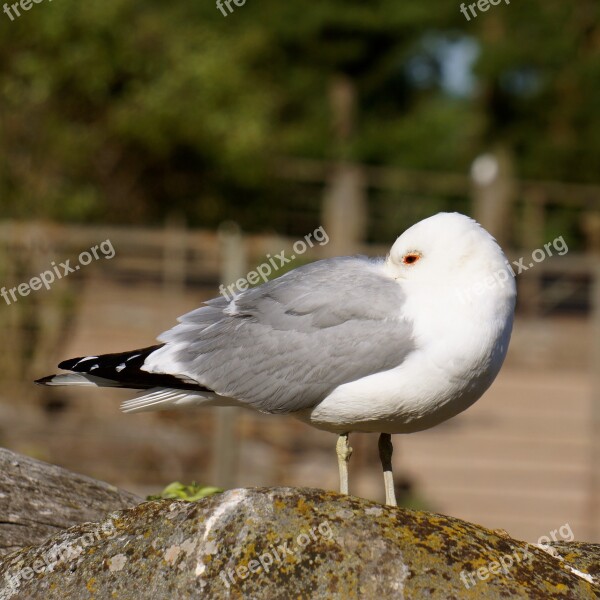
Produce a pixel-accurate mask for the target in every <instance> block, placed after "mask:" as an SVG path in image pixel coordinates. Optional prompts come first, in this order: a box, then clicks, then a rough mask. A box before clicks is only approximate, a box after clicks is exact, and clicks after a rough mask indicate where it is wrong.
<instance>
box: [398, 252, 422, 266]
mask: <svg viewBox="0 0 600 600" xmlns="http://www.w3.org/2000/svg"><path fill="white" fill-rule="evenodd" d="M420 258H421V255H420V254H418V253H417V252H409V253H408V254H405V255H404V256H403V257H402V262H403V263H404V264H405V265H414V264H415V263H416V262H417V261H418V260H419V259H420Z"/></svg>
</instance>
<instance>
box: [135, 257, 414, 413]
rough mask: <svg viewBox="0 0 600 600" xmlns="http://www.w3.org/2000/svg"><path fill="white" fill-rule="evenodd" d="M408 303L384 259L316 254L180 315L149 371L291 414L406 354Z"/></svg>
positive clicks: (394, 363) (163, 338) (266, 409)
mask: <svg viewBox="0 0 600 600" xmlns="http://www.w3.org/2000/svg"><path fill="white" fill-rule="evenodd" d="M402 303H403V293H402V290H401V289H400V286H398V285H397V283H396V282H394V281H393V280H391V279H389V278H388V277H386V276H385V275H384V274H382V273H381V272H380V271H379V263H376V262H375V261H371V260H368V259H365V258H358V257H357V258H355V257H347V258H337V259H328V260H323V261H318V262H316V263H312V264H309V265H305V266H303V267H300V268H297V269H295V270H293V271H290V272H289V273H287V274H285V275H283V276H281V277H279V278H277V279H275V280H273V281H269V282H267V283H265V284H263V285H261V286H259V287H257V288H253V289H250V290H247V291H245V292H242V293H241V294H239V295H238V296H236V297H235V298H234V299H233V300H232V301H228V300H226V299H225V298H216V299H214V300H210V301H208V302H206V303H205V306H203V307H201V308H199V309H197V310H195V311H192V312H191V313H188V314H186V315H184V316H183V317H181V318H180V324H179V325H177V326H175V327H174V328H173V329H171V330H169V331H167V332H165V333H164V334H162V336H160V337H159V340H160V341H162V342H165V343H166V344H165V346H163V347H162V348H161V349H160V350H158V351H157V352H155V353H154V354H152V355H150V357H149V358H148V359H147V361H146V364H145V366H144V367H143V368H144V369H145V370H149V371H151V372H163V373H164V372H169V373H172V374H175V373H176V374H177V375H178V376H180V377H187V378H190V379H192V380H194V381H197V382H198V383H200V384H201V385H203V386H206V387H207V388H210V389H211V390H214V391H215V392H217V393H218V394H220V395H222V396H227V397H232V398H236V399H237V400H239V401H241V402H245V403H248V404H251V405H252V406H253V407H255V408H257V409H258V410H261V411H263V412H269V413H288V412H294V411H297V410H301V409H303V408H308V407H311V406H315V405H316V404H318V403H319V402H320V401H321V400H322V399H323V398H325V397H326V396H327V395H328V394H329V393H330V392H331V391H333V390H334V389H335V388H336V387H337V386H339V385H341V384H343V383H347V382H351V381H355V380H357V379H360V378H362V377H365V376H367V375H370V374H373V373H378V372H381V371H385V370H388V369H390V368H392V367H395V366H397V365H399V364H400V363H401V362H402V361H403V359H404V358H405V356H406V355H407V354H408V353H409V352H410V351H411V350H412V349H413V341H412V338H411V327H410V325H409V324H408V323H407V322H405V321H403V320H402V319H401V316H400V315H401V307H402ZM165 369H167V371H165Z"/></svg>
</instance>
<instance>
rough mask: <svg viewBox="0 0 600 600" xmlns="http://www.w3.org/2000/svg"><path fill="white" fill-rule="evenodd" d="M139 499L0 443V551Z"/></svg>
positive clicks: (27, 543) (95, 518)
mask: <svg viewBox="0 0 600 600" xmlns="http://www.w3.org/2000/svg"><path fill="white" fill-rule="evenodd" d="M140 502H142V499H141V498H138V497H137V496H135V495H133V494H130V493H128V492H124V491H122V490H119V489H117V488H116V487H114V486H112V485H109V484H107V483H103V482H101V481H96V480H95V479H91V478H89V477H85V476H83V475H77V474H75V473H71V472H70V471H67V470H66V469H61V468H60V467H56V466H54V465H49V464H48V463H45V462H41V461H39V460H35V459H33V458H28V457H26V456H23V455H21V454H16V453H14V452H11V451H10V450H5V449H3V448H0V555H1V554H6V553H8V552H12V551H13V550H16V549H18V548H22V547H24V546H30V545H33V544H40V543H42V542H43V541H44V540H45V539H46V538H48V537H49V536H51V535H53V534H55V533H57V532H59V531H62V530H64V529H66V528H67V527H71V526H73V525H76V524H79V523H85V522H86V521H98V520H100V519H102V518H103V517H104V516H105V515H106V513H107V512H109V511H111V510H119V509H122V508H128V507H131V506H136V505H137V504H139V503H140Z"/></svg>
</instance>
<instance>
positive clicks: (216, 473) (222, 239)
mask: <svg viewBox="0 0 600 600" xmlns="http://www.w3.org/2000/svg"><path fill="white" fill-rule="evenodd" d="M218 239H219V247H220V255H221V283H222V284H223V285H224V286H225V287H227V286H228V285H231V284H232V283H235V282H236V281H237V280H238V279H239V278H240V277H245V276H246V273H247V271H248V266H247V264H248V261H247V257H246V247H245V244H244V238H243V236H242V232H241V230H240V228H239V226H238V225H237V223H233V222H227V223H223V224H222V225H221V226H220V227H219V232H218ZM215 413H216V415H215V419H216V423H215V430H214V434H213V443H212V469H211V470H212V477H211V484H212V485H217V486H219V487H222V488H225V489H230V488H232V487H234V486H235V485H236V482H237V467H238V458H239V443H238V439H237V435H236V425H237V421H238V416H239V409H238V408H236V407H234V406H226V407H220V408H217V409H216V410H215Z"/></svg>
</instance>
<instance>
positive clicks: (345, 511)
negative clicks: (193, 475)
mask: <svg viewBox="0 0 600 600" xmlns="http://www.w3.org/2000/svg"><path fill="white" fill-rule="evenodd" d="M84 540H85V541H86V542H85V544H84ZM567 546H568V545H567ZM567 546H564V545H563V546H561V547H560V548H559V553H560V555H561V558H557V557H553V556H550V555H549V554H548V553H547V552H544V551H543V550H542V549H540V548H536V547H534V546H533V545H530V544H527V543H526V542H520V541H518V540H513V539H510V538H507V537H506V536H499V535H497V534H496V533H494V532H493V531H490V530H487V529H485V528H483V527H480V526H477V525H474V524H471V523H467V522H464V521H461V520H459V519H454V518H451V517H445V516H442V515H437V514H432V513H426V512H421V511H413V510H405V509H401V508H393V507H388V506H382V505H379V504H376V503H374V502H369V501H367V500H363V499H360V498H355V497H352V496H343V495H340V494H336V493H331V492H324V491H321V490H314V489H291V488H272V489H271V488H269V489H237V490H231V491H228V492H225V493H223V494H219V495H216V496H210V497H208V498H204V499H202V500H199V501H197V502H185V501H179V500H177V501H173V500H161V501H152V502H146V503H144V504H141V505H139V506H137V507H135V508H132V509H128V510H123V511H119V512H116V513H112V514H110V515H108V517H107V518H106V519H105V520H104V521H103V522H101V523H96V524H85V525H79V526H76V527H73V528H71V529H69V530H68V531H65V532H61V533H60V534H57V535H54V536H53V537H52V538H50V539H49V540H47V541H46V542H45V543H44V544H42V545H40V546H37V547H30V548H25V549H22V550H19V551H17V552H14V553H12V554H10V555H9V556H7V557H5V558H4V560H3V561H2V562H1V563H0V598H7V599H8V598H45V599H48V600H52V599H55V598H56V599H60V600H64V598H69V599H70V600H83V599H86V600H87V599H90V598H97V599H104V598H118V599H123V600H129V599H131V600H139V599H140V598H153V599H162V598H165V599H167V598H168V599H172V598H197V597H206V598H211V599H221V598H223V599H224V598H230V599H234V598H240V599H241V598H252V599H253V600H261V599H268V600H273V599H278V598H281V599H282V600H283V599H286V600H287V599H288V598H310V599H312V598H328V599H330V598H331V599H336V598H340V599H341V598H343V599H351V598H377V599H385V598H393V599H394V600H402V599H405V600H409V599H421V598H431V599H440V600H451V599H462V598H489V599H490V600H494V599H500V598H502V599H507V598H511V599H512V598H515V599H518V598H527V599H538V598H539V599H540V600H554V599H564V600H583V599H585V600H588V599H591V598H598V597H600V588H599V587H598V586H597V584H596V582H597V580H595V579H594V578H593V577H592V576H595V575H596V574H597V572H598V562H599V561H598V556H600V553H599V552H598V547H597V546H593V545H591V544H590V545H587V546H586V548H585V552H584V549H582V548H580V547H579V546H578V545H574V546H573V547H571V546H568V547H567ZM61 548H62V549H64V548H70V549H71V550H73V551H72V552H70V553H69V554H68V555H64V556H62V555H61V554H60V553H58V554H57V551H58V550H60V549H61ZM63 554H64V552H63ZM51 555H58V556H61V559H60V560H57V561H55V562H52V561H49V560H48V556H51ZM507 556H513V560H512V564H511V565H510V566H508V563H507V558H506V557H507ZM515 557H521V559H519V560H517V558H515ZM525 557H527V558H526V559H525ZM503 559H504V561H503ZM502 561H503V562H502ZM34 564H35V565H37V567H38V569H37V572H36V571H35V570H34V567H33V566H34ZM495 564H503V565H504V566H506V567H507V568H505V569H492V568H491V566H492V565H495ZM482 567H485V569H484V570H483V571H480V573H484V572H485V573H487V577H486V578H485V579H484V580H482V579H480V578H479V577H478V576H475V575H473V573H477V570H478V569H481V568H482ZM28 568H29V570H27V569H28ZM574 570H576V571H578V572H580V573H582V574H584V575H588V576H589V577H591V579H588V578H586V577H582V576H580V575H578V574H577V573H575V572H574ZM495 571H498V572H495ZM465 574H466V575H465ZM468 574H471V577H470V576H469V575H468ZM25 575H27V577H26V576H25ZM473 580H475V582H474V583H473Z"/></svg>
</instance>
